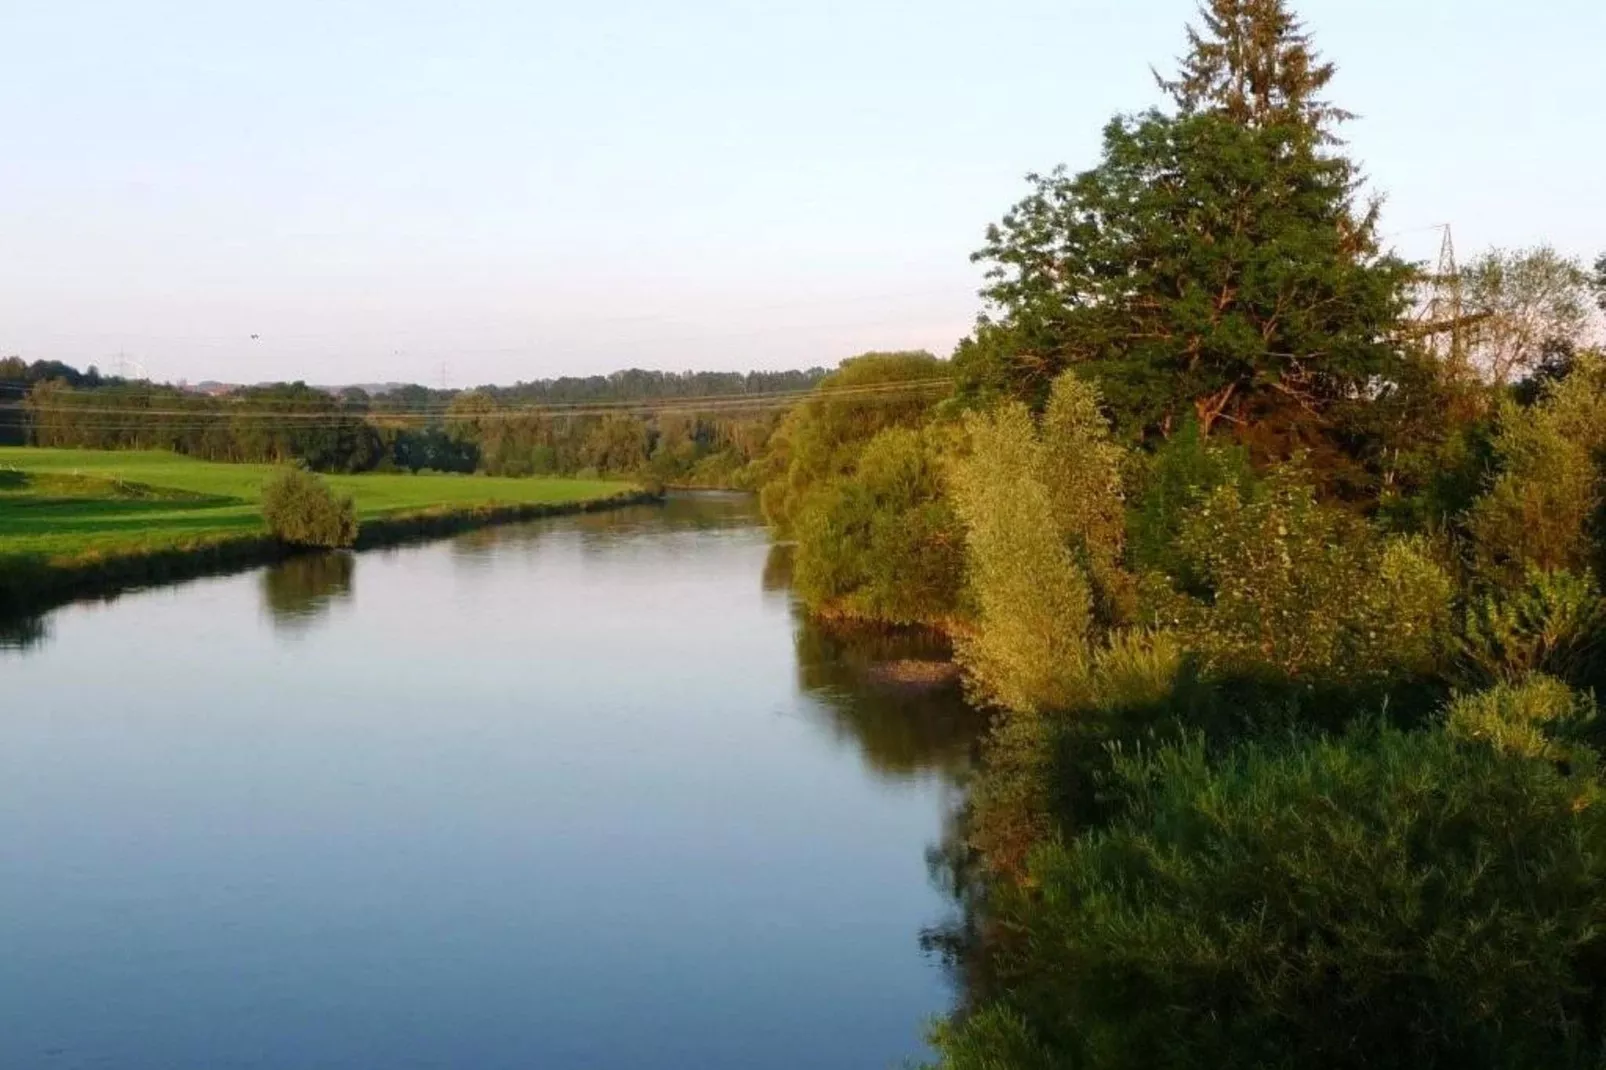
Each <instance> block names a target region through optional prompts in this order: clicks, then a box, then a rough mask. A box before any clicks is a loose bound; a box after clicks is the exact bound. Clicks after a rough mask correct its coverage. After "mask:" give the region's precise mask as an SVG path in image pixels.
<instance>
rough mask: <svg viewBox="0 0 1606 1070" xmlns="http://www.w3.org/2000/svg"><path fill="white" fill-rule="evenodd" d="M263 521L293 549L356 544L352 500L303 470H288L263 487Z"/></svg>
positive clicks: (270, 530) (354, 511)
mask: <svg viewBox="0 0 1606 1070" xmlns="http://www.w3.org/2000/svg"><path fill="white" fill-rule="evenodd" d="M262 520H263V523H265V524H266V525H267V528H268V531H269V532H270V533H271V534H272V535H273V537H274V538H276V539H279V540H280V541H281V542H286V543H289V544H291V545H292V546H322V547H328V548H331V549H334V548H339V547H344V546H351V545H352V544H354V543H355V542H356V541H357V510H356V506H355V505H354V504H353V503H352V500H351V499H350V498H349V497H346V498H342V497H340V496H338V495H336V494H335V492H334V491H332V490H330V489H329V487H328V485H327V484H325V483H324V482H323V480H321V479H319V478H318V477H317V476H315V475H313V474H312V473H311V472H308V471H305V470H303V469H300V468H286V469H285V470H284V471H283V472H281V473H280V474H279V475H277V476H275V477H273V478H272V479H270V480H268V482H267V483H266V484H264V485H263V487H262Z"/></svg>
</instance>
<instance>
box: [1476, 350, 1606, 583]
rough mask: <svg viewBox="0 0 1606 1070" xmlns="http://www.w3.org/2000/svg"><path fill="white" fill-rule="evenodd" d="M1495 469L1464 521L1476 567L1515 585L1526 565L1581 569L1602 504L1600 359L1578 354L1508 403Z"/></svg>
mask: <svg viewBox="0 0 1606 1070" xmlns="http://www.w3.org/2000/svg"><path fill="white" fill-rule="evenodd" d="M1494 448H1495V455H1496V458H1497V461H1498V465H1499V467H1498V471H1497V474H1496V475H1495V476H1494V478H1493V480H1492V482H1491V483H1490V484H1489V487H1488V490H1487V491H1486V493H1485V494H1484V495H1483V496H1482V497H1481V498H1479V499H1478V500H1477V501H1476V502H1475V503H1474V504H1473V506H1472V509H1471V512H1470V514H1469V516H1468V518H1467V526H1468V528H1469V529H1470V531H1471V534H1472V541H1473V551H1474V556H1475V560H1476V564H1477V566H1478V568H1479V570H1480V572H1481V573H1482V574H1483V575H1484V576H1485V577H1486V578H1487V579H1490V580H1495V581H1500V582H1505V583H1508V584H1511V585H1516V584H1520V583H1521V582H1523V580H1524V578H1525V577H1526V576H1527V574H1528V572H1529V570H1530V569H1541V570H1553V569H1570V570H1573V571H1575V572H1582V571H1583V570H1584V569H1586V568H1588V567H1589V566H1590V565H1591V564H1593V563H1594V562H1595V558H1596V555H1597V553H1598V548H1597V547H1596V545H1595V542H1594V540H1593V538H1592V536H1593V535H1594V534H1596V531H1595V530H1594V528H1595V525H1596V524H1597V522H1598V519H1599V517H1598V514H1599V510H1600V508H1601V505H1602V502H1603V485H1602V471H1601V458H1602V453H1603V451H1606V358H1602V357H1600V356H1599V355H1596V354H1593V353H1584V354H1580V355H1579V356H1578V358H1577V359H1576V361H1575V363H1574V367H1573V370H1572V372H1571V374H1569V375H1568V376H1567V377H1566V378H1565V379H1562V380H1560V381H1559V382H1553V383H1550V384H1548V385H1547V386H1546V388H1545V390H1544V394H1543V396H1542V397H1541V399H1540V400H1539V401H1538V402H1537V403H1535V404H1534V405H1532V406H1530V407H1528V408H1526V409H1523V408H1519V407H1518V406H1517V405H1516V404H1515V403H1512V402H1507V403H1506V404H1505V405H1504V406H1502V408H1501V412H1500V427H1499V431H1498V432H1497V433H1496V435H1495V441H1494Z"/></svg>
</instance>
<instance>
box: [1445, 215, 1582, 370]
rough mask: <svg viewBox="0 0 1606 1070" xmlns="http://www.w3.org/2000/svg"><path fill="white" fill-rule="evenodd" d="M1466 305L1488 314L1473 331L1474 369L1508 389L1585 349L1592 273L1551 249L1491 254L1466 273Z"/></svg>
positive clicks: (1480, 259) (1473, 264) (1496, 250)
mask: <svg viewBox="0 0 1606 1070" xmlns="http://www.w3.org/2000/svg"><path fill="white" fill-rule="evenodd" d="M1462 284H1463V285H1464V286H1465V290H1466V298H1465V299H1466V302H1467V304H1468V306H1469V307H1470V308H1472V309H1473V310H1475V311H1477V312H1480V313H1484V314H1485V315H1486V316H1487V318H1486V319H1483V320H1482V321H1480V322H1479V323H1477V324H1476V325H1474V326H1473V327H1472V328H1471V339H1470V353H1469V356H1470V358H1471V361H1472V364H1473V366H1474V367H1476V368H1477V369H1478V370H1479V371H1481V372H1482V373H1483V375H1484V376H1485V377H1486V378H1487V379H1489V380H1490V381H1491V382H1494V383H1498V384H1500V385H1505V384H1508V383H1511V382H1513V381H1515V380H1517V379H1521V378H1523V377H1525V376H1528V375H1531V374H1533V373H1534V372H1535V371H1536V370H1538V369H1539V367H1540V366H1541V365H1542V364H1543V362H1544V361H1545V360H1546V359H1547V358H1549V357H1553V356H1554V355H1556V354H1559V353H1571V352H1572V351H1573V350H1574V349H1575V348H1577V347H1579V346H1581V345H1583V344H1584V343H1585V342H1586V341H1587V339H1586V337H1585V335H1586V333H1587V331H1588V329H1589V326H1590V320H1591V312H1592V310H1591V309H1590V291H1589V284H1590V279H1589V273H1588V272H1587V271H1585V270H1584V265H1583V264H1582V263H1581V262H1580V261H1578V260H1576V259H1573V258H1571V257H1564V256H1562V255H1561V254H1560V253H1558V252H1556V250H1555V249H1554V248H1552V247H1551V246H1548V245H1540V246H1536V247H1534V248H1532V249H1520V250H1506V249H1491V250H1490V251H1489V252H1487V253H1485V254H1484V255H1483V256H1481V257H1479V258H1478V259H1477V260H1475V261H1474V262H1473V263H1472V264H1470V265H1469V266H1468V267H1467V268H1466V269H1465V270H1464V271H1463V272H1462Z"/></svg>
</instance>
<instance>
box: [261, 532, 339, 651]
mask: <svg viewBox="0 0 1606 1070" xmlns="http://www.w3.org/2000/svg"><path fill="white" fill-rule="evenodd" d="M356 570H357V563H356V555H355V554H351V553H345V552H339V553H325V554H302V555H300V556H297V557H292V558H289V559H287V560H285V561H282V562H280V563H279V564H277V565H274V566H272V567H271V568H266V569H264V570H263V571H262V605H263V608H264V609H266V610H267V612H268V616H269V617H270V618H272V620H273V624H274V627H276V628H280V629H282V630H284V631H287V632H291V633H297V634H299V633H301V632H305V631H307V630H308V629H309V628H311V627H312V626H313V625H314V624H316V623H317V622H318V621H319V620H320V619H322V618H323V617H325V616H327V615H328V613H329V611H330V610H331V609H333V608H334V607H335V605H336V604H338V603H341V602H349V601H350V600H351V597H352V576H353V575H354V574H355V573H356Z"/></svg>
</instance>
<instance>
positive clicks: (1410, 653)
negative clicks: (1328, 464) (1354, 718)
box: [1161, 471, 1453, 680]
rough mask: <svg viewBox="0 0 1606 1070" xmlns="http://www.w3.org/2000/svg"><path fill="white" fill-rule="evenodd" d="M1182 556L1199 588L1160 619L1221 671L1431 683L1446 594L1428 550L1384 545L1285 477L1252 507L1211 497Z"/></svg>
mask: <svg viewBox="0 0 1606 1070" xmlns="http://www.w3.org/2000/svg"><path fill="white" fill-rule="evenodd" d="M1178 551H1179V553H1180V554H1181V555H1182V559H1183V563H1184V568H1185V575H1186V576H1188V577H1190V578H1191V579H1192V580H1193V582H1195V583H1197V584H1198V588H1197V589H1196V590H1195V591H1194V592H1192V593H1193V594H1194V597H1189V598H1186V599H1183V600H1181V601H1180V602H1178V603H1175V604H1174V605H1173V606H1170V607H1162V609H1161V612H1162V613H1165V612H1169V613H1172V614H1174V616H1173V617H1172V622H1173V623H1175V624H1176V625H1177V626H1178V627H1179V628H1180V629H1181V630H1182V633H1183V635H1184V636H1185V641H1186V645H1187V646H1188V648H1189V649H1191V650H1194V651H1197V652H1199V653H1200V654H1201V655H1203V656H1204V657H1205V658H1206V660H1207V662H1208V663H1209V664H1210V665H1211V666H1212V667H1214V668H1215V669H1216V670H1218V671H1221V672H1228V673H1244V674H1249V675H1257V674H1265V673H1274V674H1279V675H1283V676H1287V677H1291V678H1296V679H1299V678H1303V679H1315V680H1323V679H1327V680H1339V679H1349V680H1359V679H1361V678H1367V677H1389V676H1394V675H1400V674H1411V673H1422V672H1427V671H1430V670H1431V669H1433V667H1434V666H1435V664H1436V661H1437V659H1438V657H1439V655H1440V653H1441V651H1442V645H1443V642H1444V638H1445V636H1446V634H1447V625H1448V622H1449V608H1450V601H1451V596H1452V594H1453V588H1452V584H1451V581H1450V578H1449V577H1448V576H1447V575H1446V573H1445V572H1444V570H1443V569H1442V568H1441V567H1439V566H1438V565H1437V564H1436V563H1435V562H1434V561H1433V559H1432V557H1431V555H1430V554H1429V552H1428V549H1427V547H1426V545H1425V544H1424V543H1422V542H1421V541H1419V540H1412V539H1399V538H1396V539H1392V540H1385V539H1382V538H1381V537H1380V536H1379V535H1378V534H1377V532H1376V531H1375V530H1374V529H1372V528H1371V527H1370V525H1368V524H1366V523H1365V522H1364V521H1362V520H1359V519H1357V518H1355V517H1353V516H1352V515H1350V514H1348V513H1346V512H1344V511H1343V510H1340V509H1338V508H1336V507H1333V506H1329V505H1323V504H1321V503H1319V502H1317V501H1316V499H1315V495H1314V493H1313V492H1312V490H1311V489H1310V487H1309V486H1308V485H1306V484H1304V483H1302V482H1300V481H1299V480H1298V479H1297V478H1295V477H1294V476H1293V475H1291V474H1290V473H1288V472H1286V471H1279V472H1277V473H1274V474H1273V478H1272V479H1271V481H1270V482H1269V484H1268V485H1267V486H1266V488H1265V489H1264V491H1263V492H1262V493H1259V494H1257V495H1254V496H1245V495H1244V494H1243V493H1241V492H1240V491H1239V490H1238V488H1236V487H1232V486H1223V487H1221V488H1220V489H1218V490H1217V491H1215V492H1214V493H1213V494H1212V495H1211V496H1210V497H1209V498H1208V499H1206V501H1205V503H1204V504H1203V505H1202V506H1200V507H1199V508H1198V509H1197V510H1196V511H1195V512H1194V514H1193V515H1192V516H1191V517H1189V519H1188V520H1187V521H1186V523H1185V524H1184V527H1183V531H1182V535H1181V538H1180V539H1179V542H1178Z"/></svg>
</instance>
